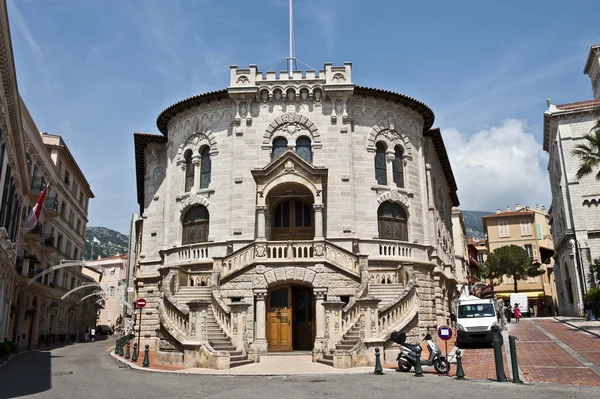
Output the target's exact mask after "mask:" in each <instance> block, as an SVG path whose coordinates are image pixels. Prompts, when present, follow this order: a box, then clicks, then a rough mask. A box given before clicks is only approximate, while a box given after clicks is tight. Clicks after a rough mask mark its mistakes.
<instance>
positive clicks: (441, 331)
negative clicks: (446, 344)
mask: <svg viewBox="0 0 600 399" xmlns="http://www.w3.org/2000/svg"><path fill="white" fill-rule="evenodd" d="M438 337H440V339H442V340H444V341H448V340H449V339H450V338H452V328H450V326H447V325H443V326H439V327H438Z"/></svg>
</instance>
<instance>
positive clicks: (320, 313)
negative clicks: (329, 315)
mask: <svg viewBox="0 0 600 399" xmlns="http://www.w3.org/2000/svg"><path fill="white" fill-rule="evenodd" d="M313 292H314V295H315V298H316V300H315V313H316V322H317V336H316V338H315V349H314V350H315V351H318V352H322V351H324V350H325V346H326V342H325V308H324V307H323V302H324V301H325V294H326V293H327V288H315V289H314V290H313Z"/></svg>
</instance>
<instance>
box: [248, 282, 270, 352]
mask: <svg viewBox="0 0 600 399" xmlns="http://www.w3.org/2000/svg"><path fill="white" fill-rule="evenodd" d="M254 295H255V296H256V328H254V342H252V349H255V350H257V351H258V353H260V354H263V353H267V349H268V345H267V335H266V324H267V308H266V304H265V300H266V298H267V290H266V289H265V288H256V289H254Z"/></svg>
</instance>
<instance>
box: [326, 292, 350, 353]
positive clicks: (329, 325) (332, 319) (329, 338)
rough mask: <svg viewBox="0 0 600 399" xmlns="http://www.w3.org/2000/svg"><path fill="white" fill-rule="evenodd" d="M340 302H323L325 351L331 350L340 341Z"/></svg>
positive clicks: (341, 304)
mask: <svg viewBox="0 0 600 399" xmlns="http://www.w3.org/2000/svg"><path fill="white" fill-rule="evenodd" d="M344 305H345V304H344V302H342V301H325V302H323V307H324V309H325V340H326V344H327V348H326V349H327V350H333V349H334V348H335V346H336V345H337V344H338V343H339V342H340V341H341V339H342V309H344Z"/></svg>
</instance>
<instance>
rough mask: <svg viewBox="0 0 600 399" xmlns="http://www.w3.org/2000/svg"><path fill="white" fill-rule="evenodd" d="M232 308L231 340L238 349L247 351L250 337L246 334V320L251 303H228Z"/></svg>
mask: <svg viewBox="0 0 600 399" xmlns="http://www.w3.org/2000/svg"><path fill="white" fill-rule="evenodd" d="M228 306H229V309H231V340H232V342H233V345H235V347H236V349H237V350H239V351H242V352H243V353H246V352H247V350H248V347H247V346H248V338H247V336H246V320H247V318H248V308H249V307H250V304H249V303H245V302H235V303H230V304H228Z"/></svg>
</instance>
